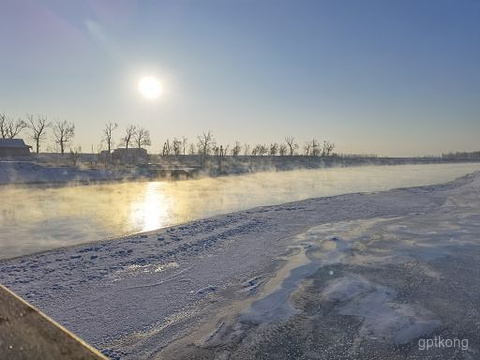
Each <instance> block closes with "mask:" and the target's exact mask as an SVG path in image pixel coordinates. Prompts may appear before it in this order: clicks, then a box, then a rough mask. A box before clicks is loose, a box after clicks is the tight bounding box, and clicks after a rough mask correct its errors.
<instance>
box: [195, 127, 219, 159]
mask: <svg viewBox="0 0 480 360" xmlns="http://www.w3.org/2000/svg"><path fill="white" fill-rule="evenodd" d="M197 140H198V142H197V148H198V153H199V155H200V156H201V157H200V165H201V166H204V165H205V158H206V156H207V155H209V154H210V153H211V151H212V150H213V148H214V147H215V139H214V137H213V135H212V133H211V131H208V132H207V133H205V132H204V133H203V134H202V135H200V136H197Z"/></svg>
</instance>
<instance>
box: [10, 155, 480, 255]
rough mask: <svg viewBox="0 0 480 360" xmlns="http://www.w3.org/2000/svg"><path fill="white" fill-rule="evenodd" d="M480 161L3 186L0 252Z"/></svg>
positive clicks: (447, 176)
mask: <svg viewBox="0 0 480 360" xmlns="http://www.w3.org/2000/svg"><path fill="white" fill-rule="evenodd" d="M476 170H480V164H453V165H452V164H448V165H443V164H442V165H398V166H363V167H349V168H331V169H320V170H295V171H288V172H276V173H257V174H252V175H242V176H231V177H219V178H202V179H198V180H184V181H171V182H170V181H164V182H128V183H120V184H103V185H90V186H72V187H60V188H39V187H14V186H5V187H1V188H0V196H1V200H2V201H1V202H0V227H1V232H0V258H8V257H13V256H18V255H24V254H28V253H33V252H37V251H43V250H47V249H52V248H55V247H59V246H67V245H73V244H79V243H85V242H90V241H98V240H103V239H106V238H110V237H118V236H122V235H126V234H131V233H136V232H142V231H150V230H154V229H157V228H161V227H167V226H171V225H176V224H181V223H185V222H188V221H191V220H195V219H199V218H205V217H209V216H212V215H218V214H225V213H229V212H233V211H239V210H245V209H248V208H252V207H256V206H261V205H273V204H281V203H284V202H289V201H296V200H302V199H307V198H311V197H322V196H332V195H339V194H345V193H353V192H370V191H380V190H387V189H391V188H396V187H407V186H417V185H426V184H435V183H442V182H446V181H450V180H453V179H455V178H457V177H459V176H463V175H465V174H467V173H470V172H473V171H476Z"/></svg>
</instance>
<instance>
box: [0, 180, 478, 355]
mask: <svg viewBox="0 0 480 360" xmlns="http://www.w3.org/2000/svg"><path fill="white" fill-rule="evenodd" d="M479 190H480V173H478V172H477V173H475V174H474V175H470V176H466V177H463V178H460V179H458V180H456V181H454V182H451V183H448V184H444V185H434V186H425V187H416V188H405V189H396V190H391V191H385V192H378V193H371V194H349V195H340V196H334V197H324V198H317V199H308V200H303V201H298V202H293V203H288V204H282V205H275V206H264V207H258V208H255V209H250V210H246V211H241V212H237V213H232V214H227V215H222V216H216V217H212V218H209V219H203V220H198V221H195V222H191V223H188V224H184V225H181V226H175V227H172V228H168V229H163V230H156V231H151V232H148V233H144V234H141V235H136V236H130V237H125V238H121V239H117V240H109V241H103V242H97V243H92V244H84V245H79V246H74V247H69V248H62V249H56V250H53V251H50V252H46V253H41V254H36V255H31V256H27V257H21V258H16V259H10V260H4V261H1V262H0V282H1V283H2V284H4V285H6V286H7V287H9V288H11V289H12V290H14V291H16V292H17V293H18V294H19V295H21V296H23V297H24V298H25V299H26V300H28V301H30V302H32V303H33V304H34V305H35V306H37V307H38V308H40V309H41V310H42V311H44V312H45V313H46V314H47V315H49V316H51V317H53V318H54V319H55V320H57V321H58V322H59V323H60V324H62V325H64V326H65V327H67V328H68V329H69V330H71V331H73V332H74V333H76V334H77V335H79V336H80V337H82V338H83V339H85V340H86V341H87V342H89V343H91V344H92V345H93V346H95V347H97V348H99V349H101V350H103V351H104V353H105V354H107V355H108V356H111V357H112V358H116V357H121V358H122V359H123V358H126V359H138V358H147V357H152V356H156V354H158V353H159V352H160V351H161V350H164V348H165V347H167V346H168V347H167V349H166V350H164V351H166V352H165V354H166V355H165V358H169V354H171V352H170V353H169V352H168V351H171V350H170V349H175V348H176V346H182V344H183V345H184V344H185V342H188V343H195V344H208V343H209V342H211V343H212V342H215V343H219V342H220V343H221V342H224V343H225V342H226V343H228V342H229V341H230V342H234V341H236V340H235V339H237V338H239V337H240V338H241V337H242V336H246V335H245V334H252V332H253V333H255V331H257V330H255V329H256V328H255V327H252V326H253V325H252V324H250V323H260V324H267V325H268V323H269V322H278V321H280V322H281V321H286V320H287V319H290V318H294V317H295V316H297V315H298V314H299V313H302V311H304V310H302V307H298V306H296V305H295V303H294V302H292V301H291V299H292V296H294V295H295V294H296V293H298V292H302V291H306V290H305V287H306V286H308V283H309V281H311V280H308V279H309V278H311V277H312V276H317V277H318V276H320V275H321V276H325V277H326V279H327V280H325V281H323V280H322V281H323V282H322V283H321V284H322V285H317V286H320V288H319V291H318V293H319V294H322V297H321V299H322V300H321V301H327V302H331V303H333V305H332V306H333V308H332V314H339V315H349V316H355V317H359V318H363V319H366V320H365V321H364V325H363V327H362V328H361V329H360V330H359V332H358V334H357V336H358V337H359V338H362V339H363V338H366V339H372V338H375V339H377V338H382V337H383V338H384V340H383V341H385V342H386V343H393V344H404V343H408V342H410V341H414V340H415V339H416V338H418V337H419V336H421V335H423V334H425V333H431V332H433V331H435V330H436V329H437V328H438V326H439V325H440V324H442V325H443V326H448V325H449V322H448V321H446V320H445V316H444V314H438V313H436V311H437V309H436V308H435V309H433V310H432V309H427V308H426V307H425V306H424V305H422V304H419V303H417V301H413V300H411V299H409V298H408V299H407V300H405V299H403V300H401V298H400V297H399V296H400V295H399V294H401V293H402V291H400V290H398V289H397V288H398V287H401V286H400V285H399V284H400V283H397V282H396V281H397V280H398V279H397V278H394V277H393V278H392V279H394V280H395V281H394V280H392V282H391V283H389V284H383V283H382V282H383V280H382V279H379V278H378V277H377V276H376V275H375V269H379V268H382V267H384V266H387V265H389V266H390V264H391V266H392V269H393V268H395V267H396V266H405V264H408V263H410V262H411V261H412V259H413V260H415V261H416V264H417V266H418V269H419V271H421V273H422V276H426V277H428V278H429V279H436V278H437V279H438V277H440V276H446V275H445V274H444V275H441V274H440V273H441V271H442V269H443V268H442V267H441V266H440V265H438V266H437V265H436V266H433V265H432V264H441V263H442V261H444V260H443V259H447V258H451V257H452V256H461V260H462V261H463V260H464V256H467V255H464V252H466V253H467V254H468V253H469V252H471V251H474V250H478V248H477V246H478V241H477V240H478V235H479V233H480V228H479V227H478V223H479V221H480V217H479V216H478V214H479V213H480V211H479V210H480V198H479V194H480V192H479ZM465 259H466V258H465ZM465 261H467V260H465ZM442 266H443V265H442ZM355 267H363V268H364V269H370V270H371V271H370V270H369V271H367V270H365V271H364V273H363V274H358V273H350V272H349V271H352V270H351V269H353V268H355ZM345 269H346V270H345ZM348 269H350V270H348ZM362 271H363V270H362ZM392 271H393V270H392ZM322 274H324V275H322ZM392 276H393V275H392ZM432 281H433V280H432ZM402 286H403V285H402ZM474 290H475V291H476V289H474ZM472 291H473V290H472ZM479 293H480V290H479ZM374 307H375V308H376V309H378V310H376V311H375V312H372V309H373V308H374ZM458 311H460V310H458ZM332 316H334V315H332ZM335 316H337V315H335ZM477 320H478V318H477ZM247 323H248V324H247ZM267 325H265V326H267ZM177 344H178V345H177ZM234 344H237V343H235V342H234ZM235 346H237V345H235ZM238 346H247V345H238ZM472 346H473V345H472ZM212 351H213V350H212ZM185 358H188V357H185Z"/></svg>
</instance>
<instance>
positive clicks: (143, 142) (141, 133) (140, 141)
mask: <svg viewBox="0 0 480 360" xmlns="http://www.w3.org/2000/svg"><path fill="white" fill-rule="evenodd" d="M133 138H134V140H135V144H136V145H137V148H138V149H141V148H142V146H150V145H151V144H152V142H151V141H150V131H148V130H145V129H144V128H138V129H137V130H136V131H135V132H134V134H133Z"/></svg>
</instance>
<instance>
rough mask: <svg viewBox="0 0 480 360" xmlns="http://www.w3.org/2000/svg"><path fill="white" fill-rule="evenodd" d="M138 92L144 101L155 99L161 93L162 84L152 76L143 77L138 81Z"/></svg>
mask: <svg viewBox="0 0 480 360" xmlns="http://www.w3.org/2000/svg"><path fill="white" fill-rule="evenodd" d="M138 90H139V91H140V94H142V96H143V97H144V98H146V99H150V100H154V99H157V98H158V97H159V96H160V95H161V94H162V91H163V88H162V84H161V83H160V81H158V80H157V79H156V78H155V77H153V76H144V77H142V78H141V79H140V80H139V81H138Z"/></svg>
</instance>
